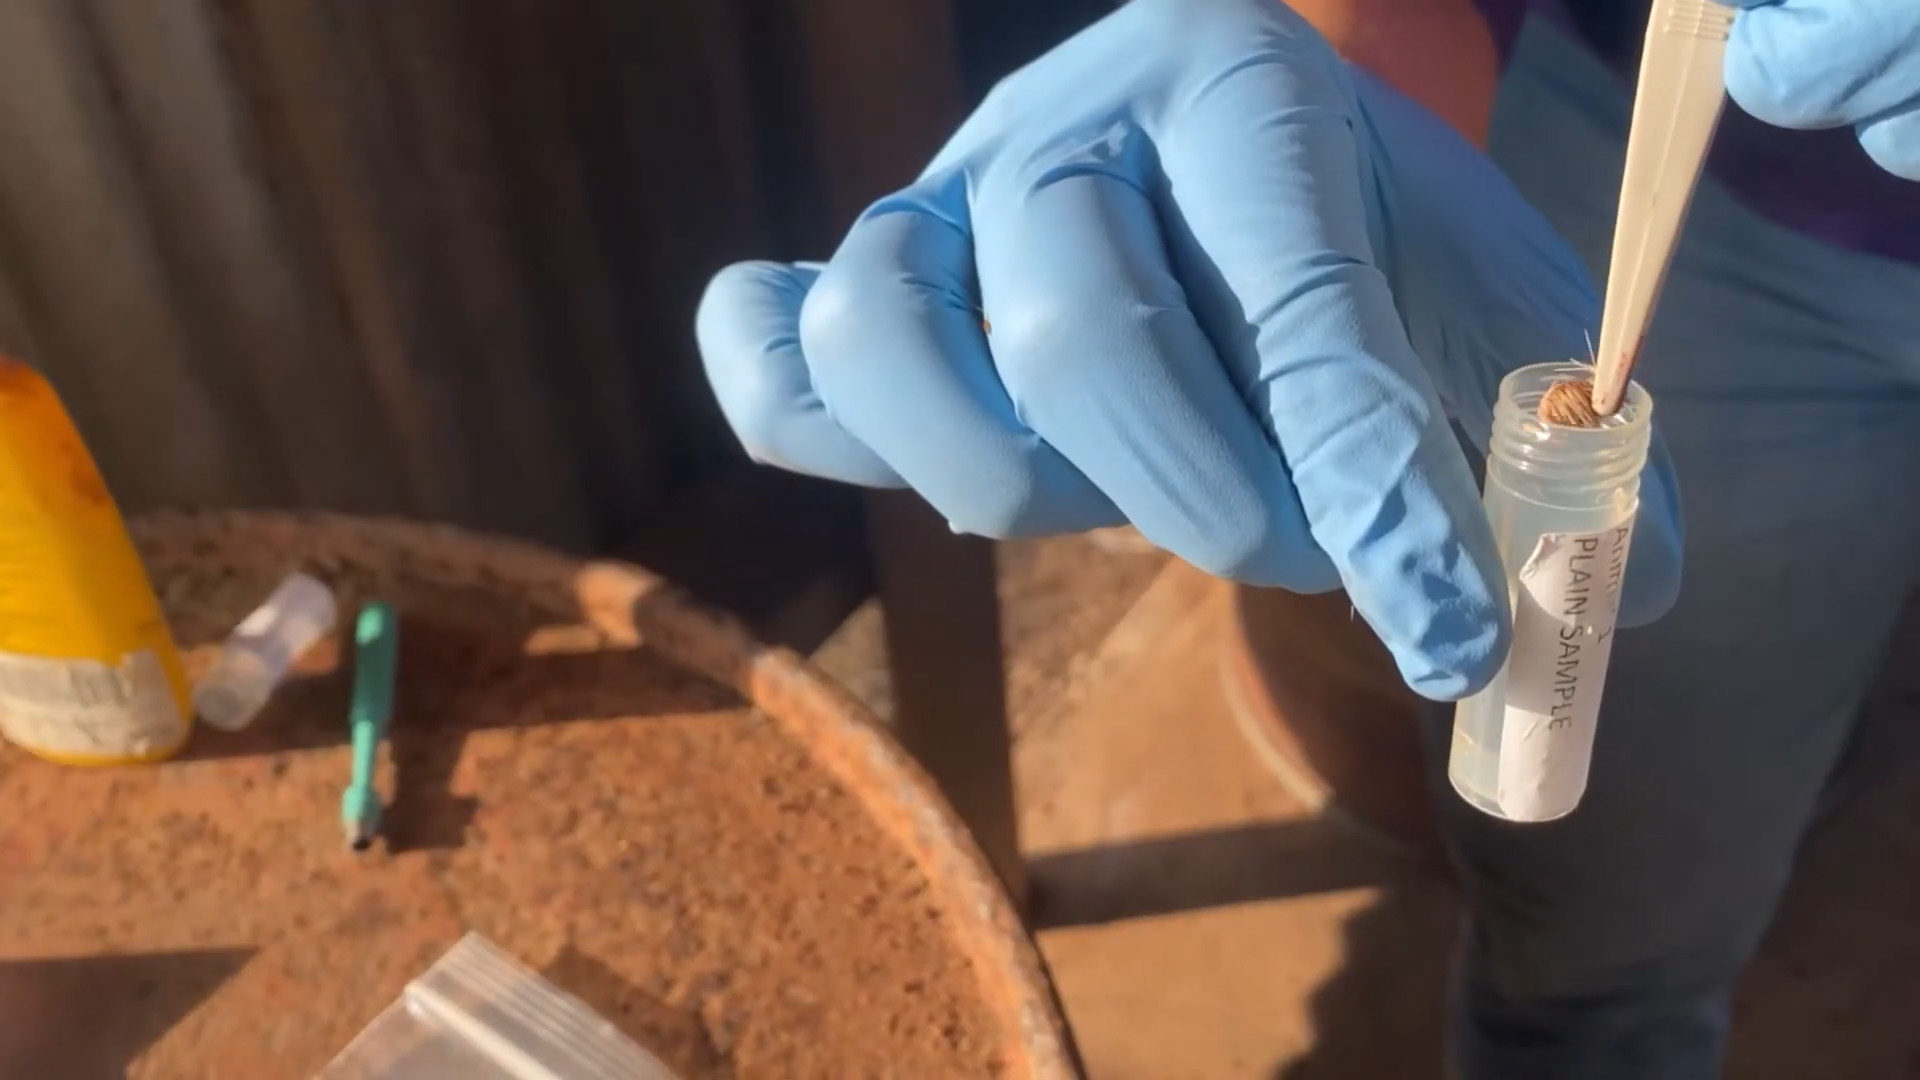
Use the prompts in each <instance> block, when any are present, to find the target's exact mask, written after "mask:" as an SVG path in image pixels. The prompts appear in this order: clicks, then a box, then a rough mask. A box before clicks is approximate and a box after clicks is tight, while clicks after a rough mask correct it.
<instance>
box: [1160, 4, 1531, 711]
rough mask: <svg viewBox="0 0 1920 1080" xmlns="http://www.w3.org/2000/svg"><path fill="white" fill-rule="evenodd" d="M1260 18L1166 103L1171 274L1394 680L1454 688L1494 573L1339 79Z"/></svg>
mask: <svg viewBox="0 0 1920 1080" xmlns="http://www.w3.org/2000/svg"><path fill="white" fill-rule="evenodd" d="M1265 33H1266V34H1267V36H1268V40H1265V41H1262V42H1259V43H1258V46H1257V51H1255V52H1253V53H1252V54H1250V58H1249V59H1243V60H1241V61H1240V62H1238V63H1235V64H1233V65H1230V66H1229V67H1227V68H1226V69H1225V70H1224V71H1223V72H1221V73H1219V74H1216V75H1215V76H1213V77H1212V78H1210V79H1208V80H1207V81H1205V82H1204V83H1202V84H1201V85H1199V86H1196V87H1194V88H1193V89H1192V91H1191V92H1190V93H1189V94H1187V95H1185V96H1184V101H1185V106H1184V107H1183V108H1182V109H1181V110H1180V111H1178V112H1177V113H1174V114H1172V115H1170V116H1168V117H1167V118H1166V121H1165V129H1166V130H1165V132H1164V134H1163V135H1162V137H1161V148H1162V166H1163V168H1164V170H1165V173H1166V176H1167V178H1168V180H1169V182H1170V184H1171V201H1172V203H1173V206H1172V208H1171V210H1172V212H1173V213H1174V215H1175V216H1177V217H1178V218H1179V219H1180V222H1181V224H1182V225H1183V226H1184V229H1185V230H1186V231H1187V232H1188V233H1189V234H1190V236H1191V240H1192V243H1191V244H1190V245H1189V250H1187V251H1185V252H1184V260H1183V261H1184V262H1185V263H1186V264H1187V265H1184V266H1183V267H1182V271H1183V276H1185V277H1186V278H1187V280H1188V281H1189V282H1190V283H1192V285H1193V288H1192V290H1191V291H1192V293H1193V296H1192V297H1191V302H1192V303H1193V307H1194V311H1195V314H1196V315H1197V316H1198V317H1199V318H1200V319H1201V320H1202V322H1203V325H1205V326H1206V327H1207V330H1208V335H1209V337H1210V338H1212V339H1213V340H1214V342H1215V343H1216V345H1217V346H1218V347H1219V348H1220V350H1221V353H1222V358H1223V360H1225V361H1226V362H1227V364H1228V365H1229V366H1230V367H1231V368H1233V369H1234V370H1235V373H1236V375H1237V376H1238V379H1239V381H1240V382H1241V384H1242V386H1243V387H1244V388H1245V391H1246V393H1247V395H1248V400H1249V401H1250V403H1252V405H1253V406H1254V410H1255V412H1256V413H1258V414H1261V416H1262V418H1263V419H1264V420H1265V421H1266V423H1267V424H1268V425H1269V427H1270V430H1271V433H1272V435H1273V437H1274V438H1275V439H1276V441H1277V442H1278V445H1279V447H1280V450H1281V454H1282V456H1283V457H1284V458H1285V460H1286V463H1287V466H1288V468H1289V470H1290V471H1291V473H1292V478H1293V481H1294V484H1295V486H1296V488H1297V490H1298V493H1299V499H1300V503H1301V505H1302V506H1303V508H1304V509H1305V511H1306V516H1307V519H1308V521H1309V522H1310V523H1311V524H1310V528H1311V531H1312V534H1313V538H1314V540H1315V541H1316V542H1317V543H1318V545H1319V546H1320V548H1321V549H1322V550H1324V551H1325V552H1326V554H1327V555H1328V556H1329V557H1330V558H1331V559H1332V561H1333V563H1334V565H1335V567H1336V568H1337V569H1338V571H1339V573H1340V576H1341V579H1342V581H1343V582H1344V583H1345V585H1346V588H1347V592H1348V594H1349V596H1350V597H1351V598H1352V600H1353V603H1354V606H1355V607H1356V608H1357V609H1358V610H1359V612H1360V614H1361V615H1362V616H1364V617H1365V618H1366V620H1367V622H1368V623H1369V624H1370V625H1371V626H1372V627H1373V629H1374V631H1375V633H1377V634H1378V635H1379V637H1380V638H1381V640H1382V642H1383V643H1384V644H1385V645H1386V646H1387V648H1388V649H1389V650H1390V651H1391V652H1392V654H1393V656H1394V659H1395V661H1396V662H1397V664H1398V665H1399V668H1400V671H1401V674H1402V676H1403V677H1404V678H1405V679H1406V681H1407V684H1408V685H1409V686H1411V687H1412V688H1413V689H1414V690H1416V691H1417V692H1419V693H1421V694H1423V695H1425V696H1427V697H1431V698H1437V699H1450V698H1457V697H1460V696H1463V695H1464V694H1466V693H1469V692H1471V691H1472V690H1474V689H1476V688H1478V687H1479V686H1481V685H1484V683H1485V682H1486V681H1487V680H1488V679H1490V678H1491V677H1492V676H1493V674H1494V673H1495V671H1496V670H1497V669H1498V667H1499V665H1500V663H1501V662H1502V660H1503V659H1504V657H1505V652H1506V642H1507V634H1508V616H1507V601H1506V588H1505V582H1506V579H1505V575H1504V573H1503V571H1502V569H1501V563H1500V559H1499V556H1498V552H1497V548H1496V546H1495V544H1494V540H1493V536H1492V531H1491V529H1490V527H1489V526H1488V524H1487V520H1486V515H1485V513H1484V511H1483V510H1482V509H1481V505H1480V496H1479V492H1478V489H1477V487H1476V485H1475V483H1474V479H1473V475H1472V472H1471V470H1470V468H1469V466H1468V464H1467V461H1466V459H1465V457H1464V456H1463V455H1462V453H1461V452H1460V449H1459V446H1458V444H1457V443H1456V442H1455V440H1454V438H1453V435H1452V432H1451V430H1450V428H1449V427H1448V424H1447V421H1446V417H1445V414H1444V411H1443V409H1442V406H1441V404H1440V401H1439V399H1438V397H1437V394H1436V392H1435V388H1434V386H1433V384H1432V382H1431V380H1430V379H1429V378H1428V376H1427V373H1426V371H1425V369H1424V368H1423V367H1422V365H1421V363H1420V361H1419V359H1418V357H1417V356H1416V355H1415V353H1414V351H1413V347H1412V345H1411V344H1410V343H1409V341H1408V339H1407V335H1406V331H1405V329H1404V327H1403V326H1402V324H1401V322H1400V318H1399V314H1398V312H1397V310H1396V308H1395V306H1394V300H1393V297H1392V295H1391V293H1390V292H1389V289H1388V284H1387V280H1386V278H1385V277H1384V275H1383V274H1382V273H1381V271H1380V270H1379V269H1378V268H1377V267H1376V266H1375V265H1374V261H1373V251H1372V241H1371V238H1370V235H1369V223H1368V218H1367V210H1366V204H1365V202H1364V201H1363V194H1362V193H1363V192H1364V190H1365V188H1366V184H1367V183H1368V182H1369V177H1368V174H1367V172H1366V170H1365V169H1364V167H1363V161H1362V154H1363V150H1362V147H1361V146H1360V144H1359V142H1358V140H1357V138H1356V136H1355V133H1354V121H1353V118H1354V116H1355V112H1356V105H1355V102H1354V100H1353V96H1352V89H1351V84H1349V83H1348V82H1347V81H1346V79H1345V75H1344V72H1343V70H1342V69H1341V68H1340V66H1339V64H1338V62H1337V61H1335V60H1334V59H1333V58H1332V56H1331V53H1330V51H1329V50H1327V48H1326V46H1325V44H1324V43H1323V42H1321V41H1319V39H1318V38H1317V37H1314V36H1313V35H1312V33H1311V31H1310V30H1308V29H1306V27H1305V25H1304V23H1302V24H1301V26H1300V27H1299V30H1298V32H1297V33H1290V32H1289V24H1288V23H1286V22H1284V21H1280V22H1276V23H1275V24H1273V25H1272V26H1271V27H1270V28H1268V29H1267V30H1266V31H1265Z"/></svg>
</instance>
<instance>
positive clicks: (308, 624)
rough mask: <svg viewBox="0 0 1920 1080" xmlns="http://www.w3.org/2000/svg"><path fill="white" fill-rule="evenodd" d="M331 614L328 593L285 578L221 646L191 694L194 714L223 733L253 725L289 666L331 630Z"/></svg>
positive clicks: (308, 580)
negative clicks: (218, 653) (204, 675)
mask: <svg viewBox="0 0 1920 1080" xmlns="http://www.w3.org/2000/svg"><path fill="white" fill-rule="evenodd" d="M335 615H336V612H335V605H334V600H333V591H332V590H331V589H329V588H327V586H326V585H325V584H324V583H322V582H320V581H319V580H317V579H315V578H312V577H309V576H307V575H306V574H289V575H288V576H287V578H286V579H285V580H284V581H282V582H280V585H279V587H278V588H276V589H274V590H273V595H271V596H269V597H267V602H266V603H264V604H261V605H260V607H259V608H258V609H256V610H255V611H254V612H253V614H251V615H249V616H247V617H246V619H245V620H244V621H242V622H241V623H240V625H239V626H237V627H235V628H234V630H233V633H232V634H230V635H228V636H227V640H226V642H225V643H224V644H222V645H221V646H220V655H219V656H218V657H215V658H214V661H213V666H212V667H211V668H210V669H208V671H207V674H206V677H204V678H202V679H201V680H200V682H199V684H198V685H197V686H195V687H194V689H193V708H194V712H195V713H197V714H198V715H199V717H200V719H201V720H204V721H206V722H207V723H209V724H211V725H213V726H214V727H217V728H220V729H221V730H223V731H238V730H240V729H241V728H243V727H246V726H247V725H248V724H250V723H252V722H253V718H254V717H255V716H257V715H259V713H260V710H261V709H262V708H263V707H265V706H266V704H267V699H268V698H271V697H272V696H273V691H274V688H275V687H277V686H279V685H280V680H282V679H284V678H285V677H286V674H287V669H288V668H289V667H291V666H293V662H294V661H295V660H297V659H299V658H300V654H301V653H303V652H306V651H307V649H308V648H310V647H311V646H312V645H313V643H314V642H316V641H318V640H320V639H321V638H322V637H324V636H325V635H326V634H327V632H328V631H330V630H332V629H333V621H334V618H335Z"/></svg>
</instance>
